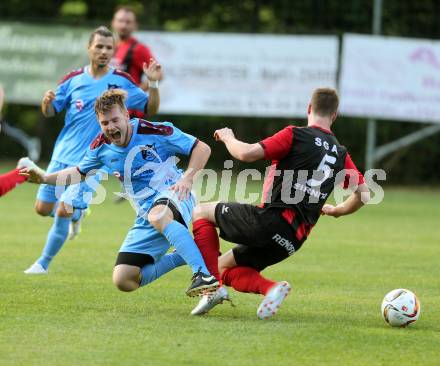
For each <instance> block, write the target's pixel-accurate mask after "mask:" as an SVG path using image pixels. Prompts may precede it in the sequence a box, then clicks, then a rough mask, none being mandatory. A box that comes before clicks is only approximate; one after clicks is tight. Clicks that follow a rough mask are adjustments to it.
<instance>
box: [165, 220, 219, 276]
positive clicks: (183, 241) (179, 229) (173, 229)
mask: <svg viewBox="0 0 440 366" xmlns="http://www.w3.org/2000/svg"><path fill="white" fill-rule="evenodd" d="M163 235H164V236H165V237H166V238H167V240H168V242H169V243H170V244H171V245H172V246H173V247H174V248H176V251H177V253H179V254H180V256H181V257H182V258H183V260H184V261H185V262H186V263H188V265H189V266H190V267H191V270H192V271H193V273H196V272H197V271H198V270H199V269H200V270H201V271H202V272H203V273H204V274H207V275H209V274H210V273H209V271H208V268H206V265H205V262H204V260H203V257H202V255H201V254H200V251H199V248H198V247H197V244H196V243H195V241H194V239H193V238H192V236H191V234H190V233H189V231H188V229H187V228H186V227H185V226H183V225H182V224H180V223H178V222H177V221H174V220H173V221H171V222H170V223H169V224H168V225H167V226H166V227H165V229H164V231H163Z"/></svg>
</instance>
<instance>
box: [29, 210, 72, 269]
mask: <svg viewBox="0 0 440 366" xmlns="http://www.w3.org/2000/svg"><path fill="white" fill-rule="evenodd" d="M70 220H71V218H70V217H59V216H55V219H54V223H53V225H52V227H51V228H50V230H49V233H48V234H47V239H46V245H45V246H44V249H43V253H42V255H41V257H40V258H38V260H37V262H38V263H40V264H41V266H42V267H43V268H44V269H47V268H48V267H49V264H50V262H51V260H52V258H53V257H54V256H55V255H56V254H57V253H58V252H59V251H60V249H61V247H62V246H63V244H64V242H65V241H66V239H67V235H68V234H69V224H70Z"/></svg>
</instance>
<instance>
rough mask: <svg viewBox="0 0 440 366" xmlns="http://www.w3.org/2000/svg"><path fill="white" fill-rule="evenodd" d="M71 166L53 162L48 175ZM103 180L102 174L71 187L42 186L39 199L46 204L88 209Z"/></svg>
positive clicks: (48, 168)
mask: <svg viewBox="0 0 440 366" xmlns="http://www.w3.org/2000/svg"><path fill="white" fill-rule="evenodd" d="M70 167H71V166H70V165H67V164H63V163H60V162H58V161H54V160H52V161H51V162H50V163H49V166H48V167H47V170H46V172H47V173H54V172H58V171H60V170H63V169H66V168H70ZM101 179H102V172H99V173H98V174H95V175H93V176H90V177H88V178H87V179H86V180H85V181H83V182H81V183H79V184H73V185H71V186H53V185H49V184H42V185H40V188H39V189H38V193H37V199H38V200H40V201H44V202H50V203H54V202H57V201H61V202H64V203H66V204H68V205H69V206H72V207H73V208H79V209H81V210H83V209H86V208H87V207H88V205H89V203H90V201H91V200H92V198H93V193H95V192H96V187H97V186H98V185H99V182H100V181H101Z"/></svg>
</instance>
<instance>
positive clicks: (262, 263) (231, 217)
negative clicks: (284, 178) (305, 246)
mask: <svg viewBox="0 0 440 366" xmlns="http://www.w3.org/2000/svg"><path fill="white" fill-rule="evenodd" d="M282 211H283V208H261V207H257V206H254V205H249V204H241V203H236V202H220V203H219V204H218V205H217V206H216V208H215V219H216V222H217V225H218V227H219V228H220V237H221V238H222V239H224V240H226V241H229V242H232V243H235V244H238V245H236V246H235V247H234V248H233V249H232V251H233V253H234V258H235V261H236V262H237V265H239V266H246V267H252V268H254V269H256V270H257V271H261V270H263V269H264V268H266V267H268V266H271V265H273V264H275V263H279V262H281V261H282V260H284V259H286V258H287V257H289V256H290V255H292V254H293V253H295V252H296V251H297V250H298V249H299V248H300V247H301V244H299V243H298V242H297V241H295V232H294V230H293V228H292V227H291V226H290V225H289V224H288V223H287V221H286V220H285V219H284V218H283V217H282V216H281V213H282Z"/></svg>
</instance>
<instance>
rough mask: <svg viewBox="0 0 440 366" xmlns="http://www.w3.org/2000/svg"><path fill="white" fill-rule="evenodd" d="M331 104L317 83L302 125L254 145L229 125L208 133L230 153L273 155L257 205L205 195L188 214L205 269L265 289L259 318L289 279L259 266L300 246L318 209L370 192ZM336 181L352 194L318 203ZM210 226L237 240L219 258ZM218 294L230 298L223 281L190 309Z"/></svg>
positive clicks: (330, 211)
mask: <svg viewBox="0 0 440 366" xmlns="http://www.w3.org/2000/svg"><path fill="white" fill-rule="evenodd" d="M338 105H339V99H338V95H337V94H336V91H335V90H333V89H327V88H322V89H317V90H315V91H314V93H313V95H312V99H311V102H310V104H309V106H308V111H307V112H308V113H307V114H308V125H307V127H296V126H292V125H291V126H288V127H286V128H284V129H283V130H281V131H279V132H278V133H276V134H275V135H273V136H271V137H268V138H266V139H264V140H263V141H260V142H259V143H254V144H248V143H245V142H242V141H240V140H238V139H236V138H235V136H234V133H233V132H232V130H231V129H229V128H223V129H221V130H217V131H215V133H214V137H215V138H216V140H218V141H221V142H223V143H224V144H225V145H226V148H227V149H228V151H229V153H230V154H231V155H232V156H233V157H234V158H236V159H238V160H241V161H244V162H253V161H256V160H260V159H266V160H271V162H272V163H271V167H270V170H269V173H268V174H267V177H266V179H265V182H264V186H263V202H262V204H261V205H260V206H254V205H249V204H240V203H235V202H233V203H225V202H212V203H205V204H201V205H198V206H197V207H196V208H195V210H194V213H193V232H194V239H195V241H196V243H197V245H198V246H199V249H200V251H201V253H202V255H203V257H204V259H205V263H206V265H207V267H208V269H209V271H210V272H211V274H212V275H215V276H216V277H217V278H218V279H220V278H221V280H222V281H223V284H224V285H227V286H231V287H233V288H234V289H235V290H237V291H240V292H250V293H256V294H261V295H263V296H265V297H264V300H263V302H262V303H261V305H260V306H259V308H258V310H257V316H258V317H259V318H260V319H266V318H269V317H271V316H273V315H274V314H275V313H276V312H277V311H278V309H279V307H280V305H281V303H282V302H283V300H284V299H285V297H286V296H287V295H288V294H289V292H290V289H291V288H290V284H289V283H288V282H286V281H280V282H275V281H272V280H269V279H266V278H264V277H263V276H262V275H261V273H260V272H261V271H262V270H264V269H265V268H266V267H268V266H271V265H273V264H275V263H278V262H281V261H282V260H284V259H286V258H288V257H289V256H290V255H292V254H293V253H295V252H296V251H297V250H299V248H300V247H301V245H302V244H303V243H304V241H305V240H306V239H307V236H308V235H309V233H310V231H311V230H312V228H313V226H314V225H315V224H316V222H317V221H318V219H319V217H320V215H321V214H325V215H329V216H334V217H339V216H343V215H348V214H351V213H354V212H355V211H357V210H358V209H359V208H361V207H362V206H363V204H364V203H366V202H367V201H368V199H369V197H370V193H369V189H368V186H367V185H366V184H365V182H364V177H363V175H362V174H361V173H360V172H359V171H358V170H357V168H356V166H355V165H354V163H353V161H352V160H351V157H350V155H349V154H348V152H347V149H346V148H345V147H344V146H342V145H340V144H339V142H338V140H337V139H336V137H335V136H334V134H333V132H332V131H331V126H332V124H333V122H334V121H335V119H336V116H337V110H338ZM339 183H343V184H344V188H348V187H349V186H350V188H352V194H351V195H350V196H349V198H348V199H346V200H345V201H344V202H343V203H341V204H339V205H337V206H333V205H330V204H325V202H326V200H327V198H328V197H329V195H330V194H331V192H332V191H333V188H334V186H335V184H339ZM216 226H217V227H219V229H220V236H221V237H222V238H223V239H225V240H227V241H230V242H233V243H237V244H238V245H236V246H235V247H234V248H233V249H232V250H230V251H228V252H226V253H225V254H223V255H222V256H221V257H220V258H218V253H219V239H218V236H217V232H216V229H215V227H216ZM217 265H218V268H217ZM223 300H229V297H228V293H227V290H226V289H225V287H224V286H222V287H220V288H219V289H218V290H217V291H216V292H215V293H214V294H206V295H204V296H202V298H201V300H200V302H199V304H198V305H197V306H196V307H195V308H194V309H193V311H192V314H193V315H201V314H204V313H207V312H208V311H209V310H211V309H212V308H213V307H214V306H216V305H218V304H220V303H221V302H223Z"/></svg>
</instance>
